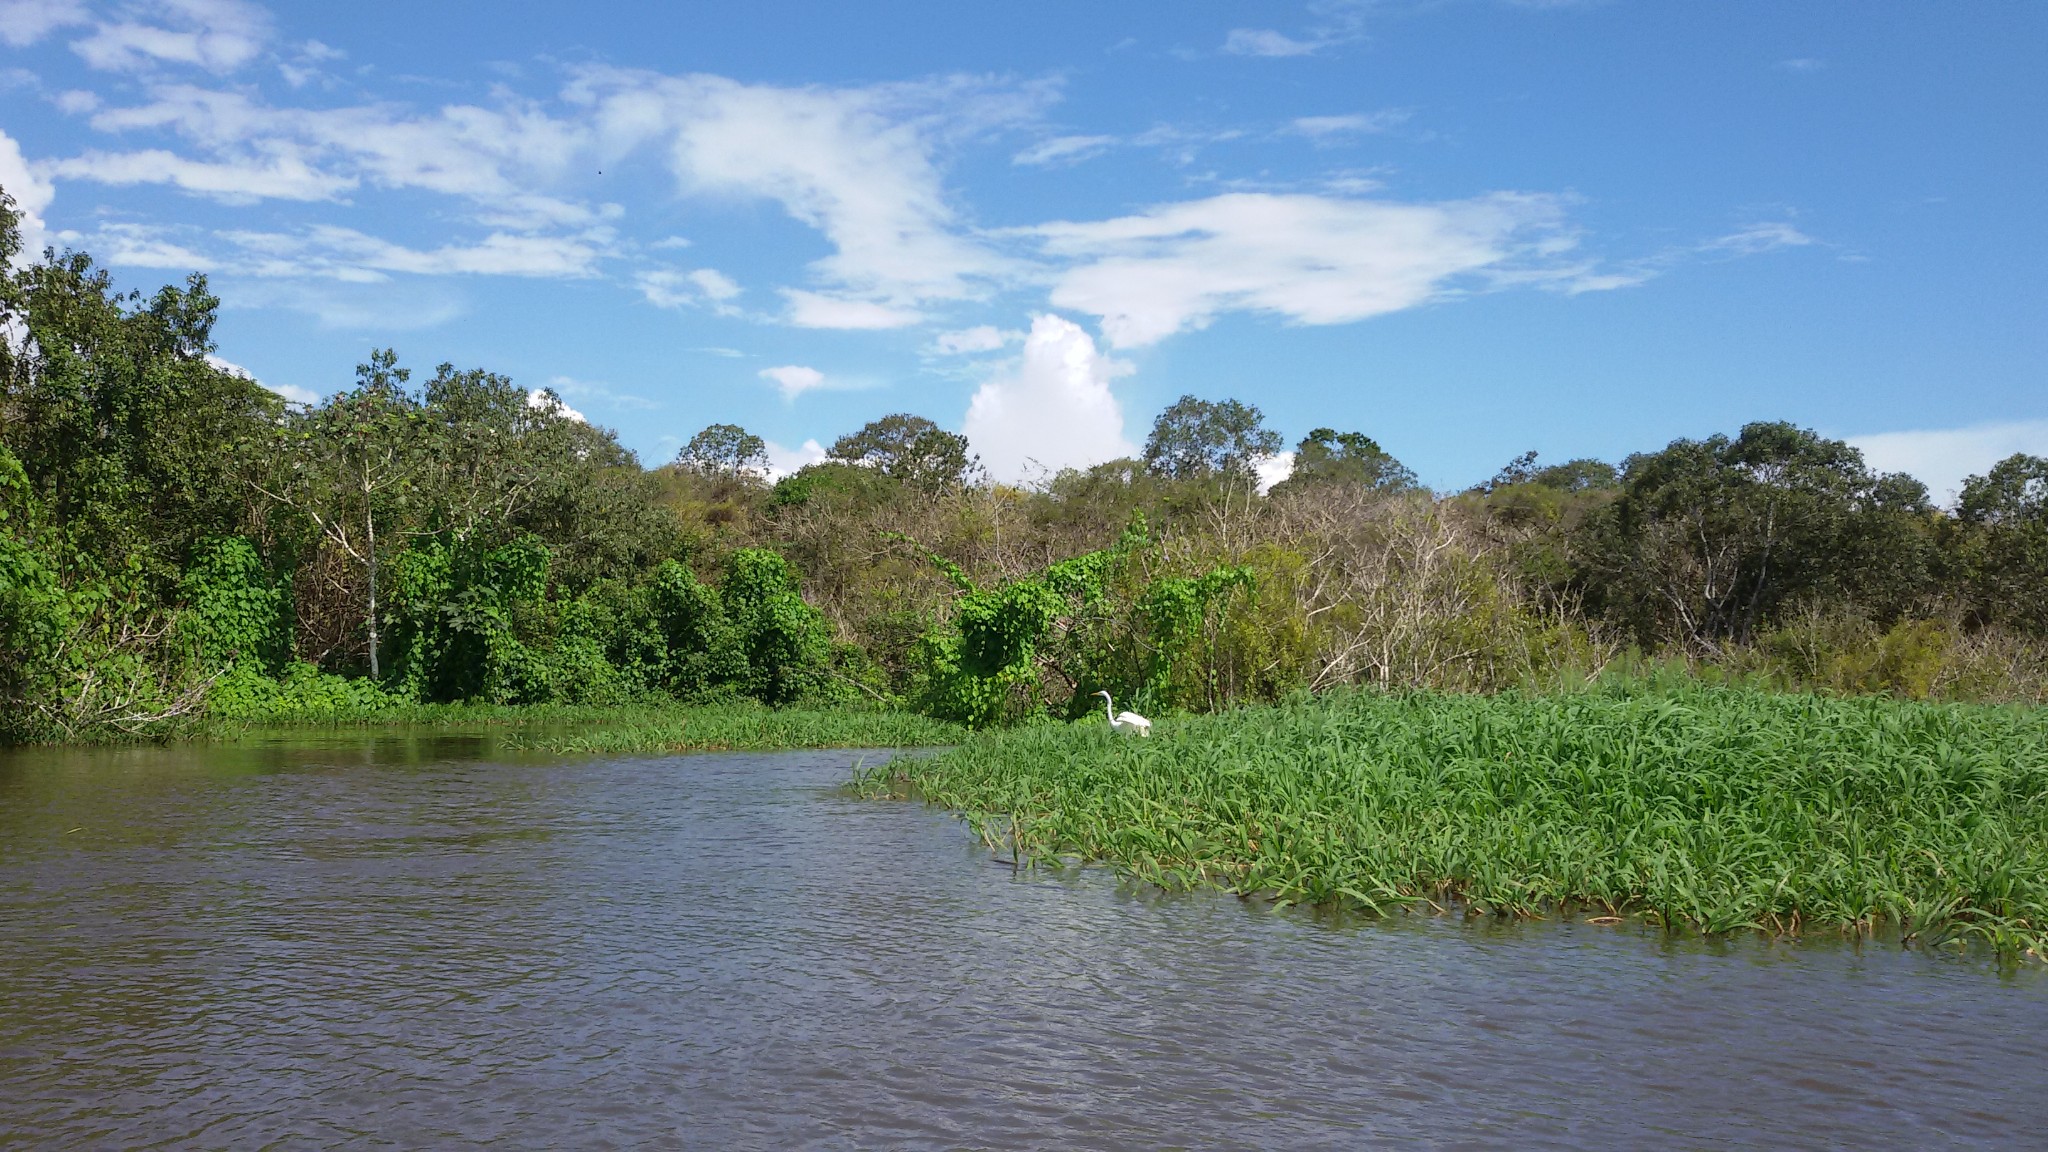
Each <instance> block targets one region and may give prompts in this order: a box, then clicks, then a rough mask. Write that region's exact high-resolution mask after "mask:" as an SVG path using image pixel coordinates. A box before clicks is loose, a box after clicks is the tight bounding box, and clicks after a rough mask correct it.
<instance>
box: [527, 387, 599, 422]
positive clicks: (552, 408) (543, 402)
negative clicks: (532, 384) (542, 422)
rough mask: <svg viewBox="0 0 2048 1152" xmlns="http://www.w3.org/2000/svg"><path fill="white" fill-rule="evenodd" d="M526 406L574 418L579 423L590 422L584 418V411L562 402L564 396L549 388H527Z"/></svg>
mask: <svg viewBox="0 0 2048 1152" xmlns="http://www.w3.org/2000/svg"><path fill="white" fill-rule="evenodd" d="M526 406H527V407H528V408H533V409H537V410H539V411H542V412H552V413H554V414H555V415H557V416H562V417H565V418H567V419H570V420H574V421H575V422H577V423H578V424H588V423H590V421H588V420H586V419H584V418H583V413H581V412H578V411H577V410H575V409H574V408H571V407H569V406H568V405H567V404H564V403H562V398H561V397H560V396H557V395H555V394H554V392H553V391H552V390H550V389H547V388H529V389H527V392H526Z"/></svg>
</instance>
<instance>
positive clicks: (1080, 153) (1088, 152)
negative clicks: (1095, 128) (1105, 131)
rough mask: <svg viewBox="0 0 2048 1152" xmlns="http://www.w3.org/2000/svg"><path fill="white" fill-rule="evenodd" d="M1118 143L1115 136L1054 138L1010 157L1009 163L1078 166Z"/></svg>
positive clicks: (1042, 141)
mask: <svg viewBox="0 0 2048 1152" xmlns="http://www.w3.org/2000/svg"><path fill="white" fill-rule="evenodd" d="M1118 143H1119V141H1118V138H1117V137H1115V136H1055V137H1053V138H1052V139H1050V140H1041V141H1039V142H1038V143H1036V144H1033V145H1032V146H1031V147H1029V148H1026V149H1024V150H1023V151H1022V152H1019V153H1017V154H1016V155H1015V156H1012V157H1010V163H1012V164H1020V165H1026V166H1045V165H1053V164H1079V163H1080V162H1081V161H1083V160H1086V159H1088V158H1089V157H1091V156H1099V155H1101V154H1102V153H1104V152H1106V151H1108V150H1109V149H1111V148H1113V147H1115V146H1116V145H1117V144H1118Z"/></svg>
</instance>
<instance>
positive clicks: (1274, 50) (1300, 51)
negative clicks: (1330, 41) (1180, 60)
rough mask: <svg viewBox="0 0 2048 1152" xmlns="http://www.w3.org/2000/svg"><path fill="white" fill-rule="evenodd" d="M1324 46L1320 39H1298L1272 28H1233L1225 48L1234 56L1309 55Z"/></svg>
mask: <svg viewBox="0 0 2048 1152" xmlns="http://www.w3.org/2000/svg"><path fill="white" fill-rule="evenodd" d="M1321 47H1323V45H1322V44H1321V43H1320V42H1318V41H1313V40H1296V39H1295V38H1293V37H1292V36H1284V35H1282V34H1280V33H1278V32H1275V31H1273V30H1272V29H1271V28H1232V29H1231V30H1230V35H1228V36H1225V37H1224V38H1223V50H1224V51H1225V52H1228V53H1230V54H1231V55H1233V56H1307V55H1310V54H1312V53H1314V52H1315V51H1316V50H1318V49H1320V48H1321Z"/></svg>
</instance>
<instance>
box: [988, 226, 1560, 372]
mask: <svg viewBox="0 0 2048 1152" xmlns="http://www.w3.org/2000/svg"><path fill="white" fill-rule="evenodd" d="M1560 219H1561V211H1560V208H1559V204H1558V202H1557V200H1556V199H1555V198H1552V197H1547V196H1535V195H1517V194H1509V193H1501V194H1496V195H1491V196H1482V197H1479V198H1477V199H1472V200H1456V201H1444V202H1439V203H1421V204H1402V203H1394V202H1390V201H1380V200H1361V199H1348V198H1342V197H1329V196H1312V195H1275V194H1268V193H1232V194H1228V195H1223V196H1216V197H1212V198H1210V199H1207V200H1196V201H1188V202H1183V203H1178V204H1166V205H1161V206H1159V207H1156V208H1153V209H1150V210H1148V211H1146V212H1143V213H1140V214H1138V215H1135V216H1125V217H1120V218H1117V219H1113V220H1105V221H1100V222H1095V223H1054V224H1045V225H1041V226H1039V227H1036V228H1033V229H1028V230H1027V231H1028V232H1029V233H1031V234H1034V235H1036V236H1037V237H1038V238H1039V239H1040V241H1041V243H1042V245H1043V247H1044V249H1045V251H1046V252H1047V254H1049V255H1051V256H1053V257H1056V258H1061V259H1064V260H1066V261H1069V262H1070V266H1069V267H1068V268H1067V269H1065V270H1064V271H1062V272H1060V273H1059V274H1058V276H1057V279H1056V281H1055V283H1054V285H1053V290H1052V303H1053V304H1054V305H1055V306H1057V307H1061V308H1070V309H1073V310H1075V311H1080V312H1086V313H1089V314H1091V315H1094V316H1099V317H1101V319H1102V329H1103V332H1104V334H1105V335H1107V336H1108V337H1109V340H1110V342H1111V343H1112V344H1115V345H1117V346H1119V347H1135V346H1139V345H1144V344H1151V343H1154V342H1156V341H1158V340H1161V339H1163V338H1165V337H1167V336H1170V335H1173V334H1174V333H1176V332H1180V331H1184V330H1187V329H1190V328H1201V327H1203V326H1205V325H1207V324H1208V323H1209V322H1210V320H1212V319H1213V318H1214V317H1215V316H1216V315H1217V314H1219V313H1222V312H1226V311H1253V312H1265V313H1271V314H1275V315H1279V316H1282V317H1285V318H1286V319H1288V320H1290V321H1293V322H1294V323H1298V324H1341V323H1347V322H1350V321H1354V320H1363V319H1365V318H1367V317H1370V316H1377V315H1380V314H1383V313H1387V312H1396V311H1400V310H1402V309H1405V308H1412V307H1415V306H1416V305H1419V304H1424V303H1427V302H1429V301H1431V300H1435V299H1438V298H1440V297H1443V296H1445V295H1446V294H1448V293H1450V292H1451V291H1453V290H1454V288H1455V286H1456V282H1457V281H1459V279H1460V278H1462V277H1468V276H1472V275H1473V274H1478V273H1486V274H1488V275H1493V274H1507V273H1517V272H1519V273H1520V274H1521V275H1522V276H1524V277H1533V276H1536V275H1538V274H1539V273H1538V272H1533V271H1529V270H1526V269H1521V268H1518V265H1519V264H1524V263H1528V262H1531V261H1535V262H1537V264H1538V267H1539V269H1540V268H1541V267H1542V265H1541V261H1543V260H1546V259H1549V258H1552V257H1554V256H1555V255H1557V254H1558V253H1559V252H1561V251H1562V250H1563V249H1565V248H1568V247H1569V246H1570V238H1569V237H1568V236H1565V235H1563V234H1561V233H1560V232H1559V231H1558V224H1559V222H1560ZM1541 274H1542V275H1556V273H1553V272H1548V271H1543V272H1541Z"/></svg>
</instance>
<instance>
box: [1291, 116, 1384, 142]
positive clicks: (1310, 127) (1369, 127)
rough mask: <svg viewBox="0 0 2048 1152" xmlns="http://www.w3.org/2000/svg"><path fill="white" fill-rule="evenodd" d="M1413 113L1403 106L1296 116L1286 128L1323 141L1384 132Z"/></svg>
mask: <svg viewBox="0 0 2048 1152" xmlns="http://www.w3.org/2000/svg"><path fill="white" fill-rule="evenodd" d="M1411 115H1413V113H1411V112H1409V111H1408V110H1407V109H1405V108H1387V109H1383V110H1381V111H1378V112H1353V113H1350V114H1348V115H1344V116H1298V117H1296V118H1295V119H1294V120H1293V122H1292V123H1290V124H1289V125H1288V130H1289V131H1292V132H1294V133H1296V134H1297V135H1301V136H1306V137H1308V138H1309V139H1311V140H1316V141H1325V140H1331V139H1335V138H1338V137H1343V136H1352V135H1360V134H1364V133H1370V132H1385V131H1387V130H1388V129H1391V128H1397V127H1399V126H1401V125H1402V124H1405V123H1407V122H1408V118H1409V117H1410V116H1411Z"/></svg>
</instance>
